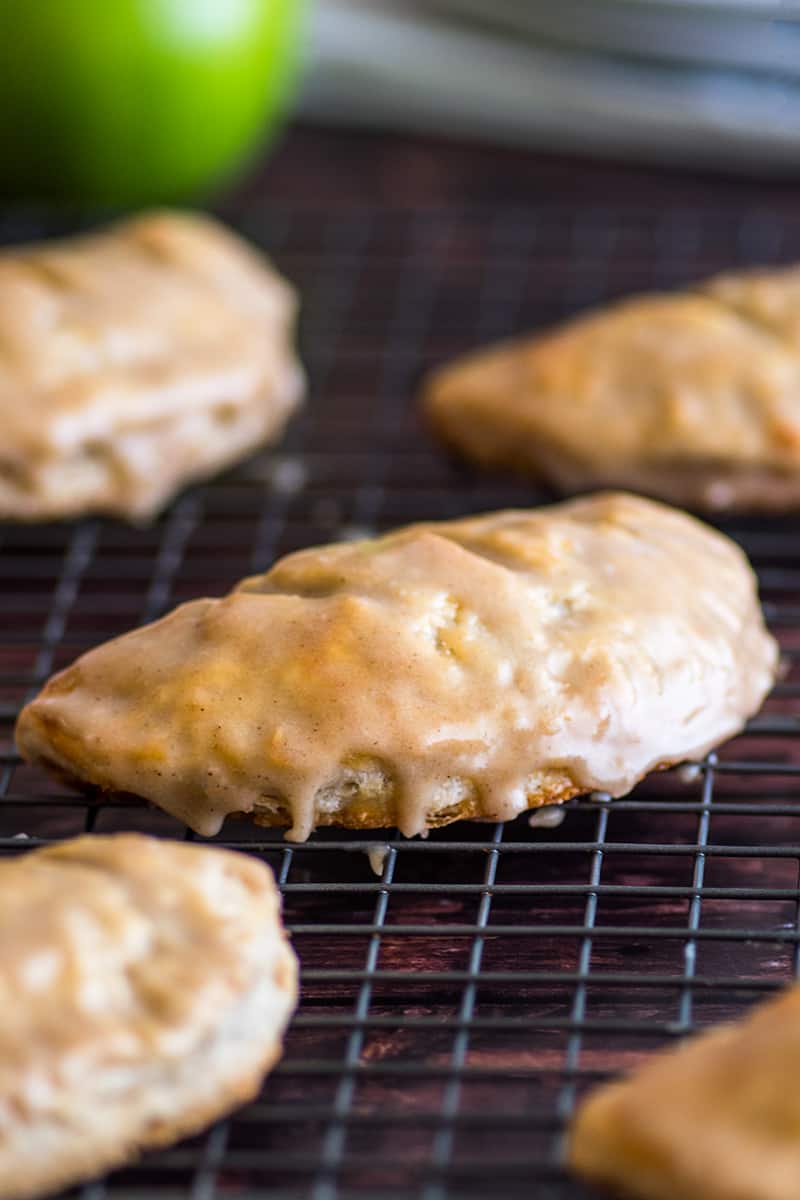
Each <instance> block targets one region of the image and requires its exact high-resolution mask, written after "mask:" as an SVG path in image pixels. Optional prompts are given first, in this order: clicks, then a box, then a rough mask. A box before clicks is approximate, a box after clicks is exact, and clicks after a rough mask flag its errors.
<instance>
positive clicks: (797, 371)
mask: <svg viewBox="0 0 800 1200" xmlns="http://www.w3.org/2000/svg"><path fill="white" fill-rule="evenodd" d="M798 330H800V270H798V269H797V268H793V269H791V270H789V271H776V272H761V273H747V272H741V273H738V274H732V275H728V276H723V277H720V278H718V279H712V280H710V281H708V282H706V283H703V284H699V285H697V287H696V288H695V289H694V291H689V292H681V293H677V294H675V295H660V296H659V295H654V296H641V297H636V298H634V299H632V300H626V301H623V302H621V303H618V304H614V305H610V306H608V307H606V308H602V309H599V310H598V311H596V312H593V313H589V314H588V315H584V316H580V317H578V318H576V319H574V320H572V321H568V322H567V323H566V324H564V325H562V326H560V327H559V328H556V329H554V330H552V331H546V332H544V333H542V334H539V335H537V336H535V337H532V338H528V339H525V338H523V339H520V340H518V341H512V342H508V343H506V344H504V345H500V346H497V347H494V348H490V349H488V350H483V351H478V352H477V353H475V354H472V355H469V356H467V357H465V358H463V359H461V360H459V361H457V362H455V363H453V364H452V365H450V366H446V367H444V368H441V369H439V370H438V371H436V372H435V373H434V374H433V375H432V376H431V377H430V379H429V380H428V383H427V385H426V388H425V391H424V396H423V402H424V406H425V410H426V413H427V416H428V418H429V420H430V421H431V424H432V425H433V427H434V428H435V430H436V431H437V433H438V434H439V435H440V436H441V437H442V438H443V439H444V440H445V441H447V442H448V443H449V444H450V445H451V446H453V447H454V448H455V449H457V450H458V451H460V452H461V453H463V454H464V455H466V456H467V457H469V458H471V459H474V460H475V461H477V462H478V463H480V464H481V465H484V466H501V467H511V468H513V469H516V470H522V471H527V472H532V473H534V474H536V475H538V476H540V477H541V478H543V479H545V480H546V481H547V482H548V483H550V484H552V485H553V486H555V487H556V488H558V489H559V490H562V491H575V490H583V489H589V488H596V487H608V486H616V487H619V486H623V487H628V488H632V489H635V490H637V491H641V492H644V493H648V494H650V495H654V496H659V497H662V498H664V499H667V500H670V501H672V502H674V503H678V504H689V505H691V506H693V507H696V508H699V509H707V510H711V511H721V510H726V509H762V510H765V511H780V510H782V509H785V508H792V507H795V506H797V505H798V504H800V334H798Z"/></svg>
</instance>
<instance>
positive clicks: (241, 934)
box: [0, 835, 297, 1200]
mask: <svg viewBox="0 0 800 1200" xmlns="http://www.w3.org/2000/svg"><path fill="white" fill-rule="evenodd" d="M0 914H2V915H0V1008H1V1009H2V1015H3V1019H2V1021H1V1022H0V1196H2V1197H3V1200H22V1198H23V1197H27V1196H35V1195H39V1194H40V1193H42V1192H49V1191H52V1190H53V1189H55V1188H57V1187H63V1186H66V1185H68V1184H72V1183H75V1182H77V1181H79V1180H81V1179H85V1178H86V1177H88V1176H91V1175H94V1174H96V1173H97V1172H99V1171H101V1170H104V1169H106V1168H108V1167H113V1166H118V1165H119V1164H121V1163H123V1162H125V1161H127V1160H128V1159H130V1158H132V1157H134V1156H135V1155H136V1154H137V1153H138V1152H139V1151H140V1150H141V1149H144V1148H145V1147H148V1146H157V1145H161V1144H164V1143H167V1142H171V1141H174V1140H176V1139H177V1138H179V1137H181V1136H183V1135H184V1134H188V1133H194V1132H196V1131H197V1130H199V1129H201V1128H202V1127H203V1126H204V1125H206V1124H208V1123H209V1122H210V1121H212V1120H214V1119H215V1118H216V1117H218V1116H220V1115H221V1114H223V1113H225V1112H227V1111H228V1110H229V1109H230V1108H232V1107H233V1106H234V1105H237V1104H240V1103H242V1102H244V1101H245V1100H248V1099H250V1097H252V1096H253V1095H255V1093H256V1092H257V1091H258V1089H259V1087H260V1084H261V1080H262V1078H263V1075H264V1073H265V1072H266V1071H267V1070H268V1068H269V1067H270V1066H272V1064H273V1063H274V1062H275V1060H276V1059H277V1058H278V1056H279V1054H280V1049H281V1038H282V1035H283V1031H284V1028H285V1026H286V1023H287V1021H288V1019H289V1016H290V1014H291V1012H292V1010H293V1008H294V1005H295V1002H296V997H297V982H296V974H297V970H296V962H295V958H294V955H293V953H292V951H291V950H290V949H289V947H288V945H287V942H286V938H285V935H284V933H283V930H282V927H281V922H280V912H279V897H278V893H277V889H276V887H275V884H274V881H273V878H272V875H271V873H270V871H269V869H268V868H267V867H265V866H263V864H261V863H259V862H257V861H256V860H255V859H252V858H247V857H245V856H244V855H240V854H232V853H230V852H229V851H225V850H217V849H210V848H207V847H199V846H191V845H186V844H181V843H176V842H161V841H158V840H156V839H154V838H146V837H139V836H135V835H122V836H118V837H82V838H76V839H75V840H73V841H69V842H64V843H62V844H61V845H59V846H55V847H51V848H49V849H46V850H37V851H34V852H32V853H30V854H26V855H24V856H23V857H21V858H16V859H12V860H8V859H7V860H4V861H3V862H2V863H1V864H0Z"/></svg>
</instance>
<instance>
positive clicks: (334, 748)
mask: <svg viewBox="0 0 800 1200" xmlns="http://www.w3.org/2000/svg"><path fill="white" fill-rule="evenodd" d="M777 660H778V653H777V647H776V643H775V642H774V640H773V639H772V638H771V637H770V635H769V634H768V633H767V631H766V629H765V627H764V623H763V619H762V615H761V611H760V608H759V605H758V599H757V595H756V586H755V577H754V575H753V573H752V571H751V569H750V567H749V564H748V563H747V560H746V558H745V556H744V555H743V553H742V552H741V550H740V549H739V548H738V547H737V546H736V545H735V544H734V543H733V542H731V541H730V540H729V539H728V538H726V537H724V536H723V535H722V534H719V533H717V532H715V531H713V530H711V529H709V528H708V527H706V526H705V525H703V524H701V523H700V522H698V521H696V520H694V519H693V518H691V517H688V516H686V515H685V514H683V513H679V512H677V511H675V510H672V509H669V508H667V507H665V506H663V505H660V504H656V503H653V502H651V501H647V500H643V499H639V498H636V497H633V496H627V495H615V494H610V495H599V496H595V497H590V498H585V499H581V500H577V501H572V502H569V503H565V504H562V505H557V506H554V507H552V508H548V509H540V510H532V511H527V512H500V513H494V514H488V515H485V516H476V517H467V518H465V519H462V520H456V521H448V522H441V523H437V524H427V525H425V524H423V525H412V526H409V527H408V528H406V529H400V530H398V531H396V532H394V533H390V534H387V535H385V536H383V537H380V538H377V539H375V540H367V541H362V542H354V543H342V544H336V545H330V546H325V547H320V548H317V549H311V550H305V551H301V552H299V553H296V554H292V555H289V556H288V557H286V558H284V559H282V560H280V561H279V562H277V563H276V564H275V566H274V567H273V568H272V569H271V570H270V571H268V572H267V573H266V574H265V575H261V576H258V577H256V578H253V579H247V580H245V581H243V582H242V583H241V584H240V585H239V587H238V588H237V589H236V590H235V591H233V592H232V593H231V594H230V595H228V596H226V597H224V598H223V599H221V600H207V599H203V600H195V601H192V602H190V603H188V604H184V605H182V606H181V607H179V608H177V609H176V610H175V611H174V612H172V613H171V614H170V615H169V616H167V617H164V618H163V619H162V620H160V621H157V622H156V623H155V624H152V625H149V626H146V627H145V628H143V629H139V630H136V631H134V632H133V633H130V634H127V635H125V636H124V637H121V638H117V639H115V640H113V641H111V642H108V643H106V644H105V645H102V646H100V647H98V648H97V649H95V650H92V651H90V652H89V653H87V654H85V655H84V656H83V657H82V658H80V659H79V660H78V661H77V662H76V663H75V664H73V666H71V667H69V668H68V669H67V670H65V671H62V672H61V673H60V674H59V675H56V676H55V677H54V678H53V679H51V680H50V682H49V683H48V684H47V685H46V686H45V688H44V690H43V691H42V693H41V694H40V695H39V697H38V698H37V699H35V700H34V701H33V702H32V703H31V704H29V705H28V706H27V707H26V708H25V709H24V710H23V712H22V713H21V715H20V718H19V722H18V726H17V742H18V745H19V748H20V750H21V752H22V754H23V755H24V756H25V757H26V758H28V759H30V760H33V761H39V762H42V763H44V764H45V765H47V766H49V767H51V768H54V769H55V770H56V771H57V772H59V773H60V774H61V775H63V776H66V777H67V778H68V779H69V780H71V781H74V782H77V783H79V784H84V785H86V784H88V785H93V786H95V787H97V788H100V789H102V790H103V791H108V792H127V793H134V794H136V795H138V796H143V797H145V798H146V799H148V800H150V801H153V802H155V803H156V804H158V805H160V806H161V807H162V808H164V809H166V810H167V811H168V812H171V813H173V814H175V815H176V816H177V817H179V818H180V819H181V820H183V821H185V822H186V823H187V824H188V825H190V826H191V827H192V828H193V829H195V830H197V831H198V832H200V833H202V834H204V835H206V836H211V835H213V834H215V833H217V831H218V830H219V829H220V826H221V824H222V822H223V820H224V818H225V817H226V816H227V815H228V814H232V813H250V814H252V816H253V817H254V819H255V820H256V821H257V822H259V823H260V824H264V825H278V826H288V827H289V834H288V836H289V837H290V838H292V839H295V840H302V839H305V838H306V837H307V836H308V835H309V833H310V832H311V831H312V830H313V829H314V828H315V827H316V826H319V825H342V826H345V827H348V828H359V829H368V828H377V827H385V826H388V825H396V826H397V827H398V828H399V829H400V830H401V832H402V833H404V834H407V835H412V834H418V833H423V832H424V831H425V830H427V829H429V828H431V827H433V826H437V825H444V824H447V823H448V822H450V821H453V820H456V819H458V818H461V817H469V818H476V817H477V818H489V819H492V820H506V819H510V818H512V817H515V816H517V815H518V814H519V813H520V812H522V811H524V810H525V809H527V808H530V807H536V806H539V805H543V804H552V803H555V802H558V801H562V800H566V799H569V798H570V797H571V796H574V795H577V794H580V793H584V792H588V791H592V790H595V789H596V790H602V791H605V792H609V793H610V794H611V795H614V796H619V795H623V794H624V793H626V792H628V791H629V790H630V789H631V787H632V786H633V785H634V783H635V782H636V781H637V780H638V779H640V778H641V777H642V776H643V775H644V774H645V773H647V772H648V771H651V770H652V769H654V768H656V767H659V766H664V765H667V764H670V763H674V762H678V761H682V760H685V759H687V758H696V757H699V756H701V755H703V754H704V753H706V752H707V751H708V750H709V749H710V748H711V747H713V746H715V745H717V744H718V743H719V742H720V741H722V740H723V739H725V738H727V737H729V736H731V735H732V734H734V733H737V732H738V731H739V730H740V729H741V728H742V726H743V725H744V723H745V721H746V720H747V718H748V717H749V716H750V715H751V714H752V713H754V712H755V711H756V710H757V709H758V708H759V706H760V705H761V703H762V701H763V699H764V697H765V695H766V694H767V692H768V691H769V689H770V687H771V685H772V682H773V680H774V676H775V670H776V665H777Z"/></svg>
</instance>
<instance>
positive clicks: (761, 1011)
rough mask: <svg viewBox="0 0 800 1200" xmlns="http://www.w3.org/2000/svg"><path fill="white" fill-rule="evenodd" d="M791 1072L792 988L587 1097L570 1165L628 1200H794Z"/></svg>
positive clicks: (795, 1011) (798, 1044)
mask: <svg viewBox="0 0 800 1200" xmlns="http://www.w3.org/2000/svg"><path fill="white" fill-rule="evenodd" d="M798 1068H800V988H798V987H793V988H791V989H790V990H788V991H786V992H785V993H783V994H782V995H781V996H780V997H779V998H778V999H777V1000H773V1001H771V1002H769V1003H767V1004H763V1005H760V1006H759V1007H758V1008H757V1009H756V1010H755V1011H754V1012H753V1013H752V1014H751V1015H750V1016H748V1017H747V1018H746V1019H745V1020H744V1021H742V1022H740V1023H739V1024H736V1025H725V1026H719V1027H717V1028H716V1029H713V1030H711V1031H710V1032H708V1033H704V1034H702V1035H701V1036H699V1037H696V1038H693V1039H691V1040H689V1041H687V1042H684V1043H682V1044H681V1045H679V1046H678V1047H677V1048H675V1049H672V1050H670V1051H668V1052H666V1053H663V1054H659V1055H656V1056H654V1057H653V1058H651V1059H649V1060H648V1061H646V1062H645V1063H644V1064H643V1065H642V1066H641V1067H639V1068H638V1069H637V1070H635V1071H634V1072H633V1073H632V1074H631V1075H630V1076H629V1077H628V1078H626V1079H623V1080H621V1081H620V1082H615V1083H611V1084H608V1085H606V1086H605V1087H601V1088H599V1089H598V1090H597V1091H595V1092H593V1093H591V1094H590V1095H589V1097H588V1098H587V1100H585V1101H584V1103H583V1104H582V1105H581V1106H580V1107H579V1109H578V1111H577V1113H576V1115H575V1118H574V1120H573V1124H572V1128H571V1131H570V1135H569V1150H568V1155H569V1161H570V1163H571V1165H572V1167H573V1168H574V1169H575V1170H576V1171H577V1172H578V1173H579V1174H581V1175H584V1176H586V1177H587V1178H589V1179H591V1180H593V1181H595V1182H597V1183H599V1184H602V1185H606V1186H609V1187H613V1188H614V1189H620V1190H621V1191H622V1192H623V1193H624V1194H625V1195H626V1196H630V1197H633V1198H634V1200H796V1197H797V1196H798V1195H800V1100H798V1093H797V1087H796V1080H797V1072H798ZM615 1194H616V1191H615Z"/></svg>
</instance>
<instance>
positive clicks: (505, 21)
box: [303, 0, 800, 174]
mask: <svg viewBox="0 0 800 1200" xmlns="http://www.w3.org/2000/svg"><path fill="white" fill-rule="evenodd" d="M312 68H313V69H312V70H311V71H310V72H309V77H308V83H307V87H306V92H305V96H304V101H303V104H304V109H305V111H306V112H307V113H308V114H309V115H312V116H313V117H314V118H315V119H317V120H319V119H321V120H327V121H335V122H346V123H353V124H369V125H378V126H383V127H387V128H397V129H416V130H425V131H433V132H441V133H445V134H449V133H452V134H457V135H460V136H464V135H467V136H473V137H485V138H491V139H494V140H503V141H507V142H512V143H520V144H524V145H530V146H532V147H537V148H546V149H550V150H556V151H558V150H564V151H565V152H574V151H586V152H590V153H611V154H615V155H620V154H622V155H627V156H629V157H632V158H639V159H642V160H646V161H651V162H664V163H669V164H677V163H686V164H688V165H698V164H700V165H703V166H714V165H717V166H720V167H724V168H727V169H731V168H733V169H740V170H752V169H765V168H766V169H769V170H771V171H774V172H779V173H786V174H793V173H795V172H797V171H798V170H800V0H783V3H781V2H780V0H416V2H414V0H318V2H317V8H316V13H315V21H314V30H313V48H312Z"/></svg>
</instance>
